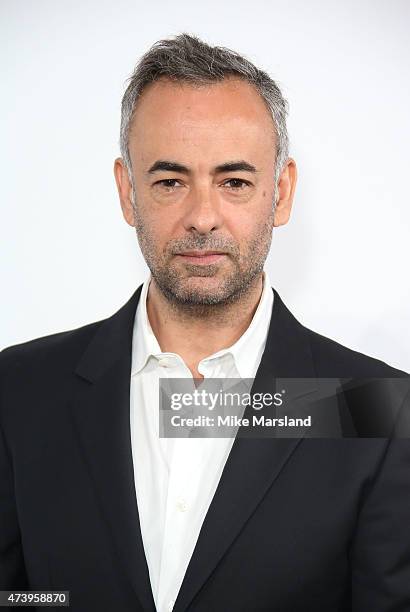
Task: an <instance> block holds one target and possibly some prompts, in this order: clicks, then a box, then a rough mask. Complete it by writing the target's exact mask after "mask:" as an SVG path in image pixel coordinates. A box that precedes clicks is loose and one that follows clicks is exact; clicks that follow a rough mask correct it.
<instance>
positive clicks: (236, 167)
mask: <svg viewBox="0 0 410 612" xmlns="http://www.w3.org/2000/svg"><path fill="white" fill-rule="evenodd" d="M161 171H163V172H178V173H180V174H190V173H191V170H190V169H189V168H188V167H187V166H184V165H183V164H180V163H178V162H174V161H169V160H166V159H158V160H157V161H156V162H155V163H154V164H152V166H151V167H150V169H149V170H148V174H154V173H155V172H161ZM240 171H242V172H254V173H255V172H257V170H256V168H255V166H253V165H252V164H250V163H249V162H247V161H245V160H243V159H240V160H236V161H229V162H225V163H224V164H219V165H218V166H216V167H215V168H214V173H215V174H221V173H222V172H240Z"/></svg>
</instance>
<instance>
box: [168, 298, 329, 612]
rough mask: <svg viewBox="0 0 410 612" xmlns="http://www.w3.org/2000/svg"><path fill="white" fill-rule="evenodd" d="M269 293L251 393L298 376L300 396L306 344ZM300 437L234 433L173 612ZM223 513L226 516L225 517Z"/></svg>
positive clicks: (310, 369)
mask: <svg viewBox="0 0 410 612" xmlns="http://www.w3.org/2000/svg"><path fill="white" fill-rule="evenodd" d="M273 292H274V304H273V309H272V316H271V321H270V325H269V332H268V337H267V341H266V347H265V350H264V353H263V355H262V359H261V363H260V365H259V368H258V371H257V373H256V377H255V380H254V383H253V385H252V389H251V392H252V393H253V392H263V393H265V392H270V393H274V392H275V390H276V389H277V388H278V387H277V384H278V379H286V378H296V377H301V378H303V380H301V381H300V382H299V384H298V387H297V388H298V393H297V395H298V397H302V396H303V395H305V394H309V393H312V392H313V391H315V390H316V389H317V384H316V381H315V376H316V375H315V371H314V366H313V359H312V354H311V348H310V343H309V340H308V337H307V333H306V332H305V329H304V328H303V326H302V325H301V324H300V323H299V322H298V321H297V320H296V319H295V318H294V317H293V315H292V314H291V313H290V312H289V310H288V309H287V308H286V306H285V305H284V303H283V302H282V300H281V298H280V297H279V294H278V293H277V292H276V290H275V289H273ZM279 388H280V387H279ZM252 410H253V409H252V408H251V407H250V406H248V407H247V408H246V410H245V413H244V417H249V418H250V419H251V414H252ZM239 431H240V430H239ZM301 439H302V438H281V439H279V438H278V439H272V438H261V437H259V438H254V437H247V434H245V437H241V436H240V435H237V436H236V439H235V441H234V443H233V445H232V449H231V452H230V454H229V456H228V459H227V462H226V464H225V468H224V471H223V473H222V476H221V479H220V481H219V485H218V488H217V490H216V492H215V495H214V497H213V499H212V502H211V505H210V507H209V510H208V513H207V515H206V517H205V520H204V522H203V525H202V528H201V531H200V534H199V538H198V541H197V544H196V547H195V550H194V553H193V555H192V557H191V560H190V563H189V565H188V568H187V571H186V574H185V577H184V581H183V583H182V585H181V589H180V591H179V594H178V598H177V600H176V602H175V606H174V608H173V612H183V611H184V610H186V608H187V607H188V606H189V604H190V603H191V601H192V600H193V598H194V597H195V595H196V593H197V592H198V591H199V590H200V588H201V587H202V586H203V584H204V583H205V582H206V580H207V579H208V577H209V576H210V575H211V573H212V571H213V570H214V569H215V567H216V566H217V564H218V563H219V561H220V560H221V559H222V557H223V555H224V554H225V553H226V552H227V550H228V548H229V547H230V545H231V544H232V543H233V541H234V540H235V538H236V537H237V536H238V534H239V533H240V531H241V529H242V528H243V526H244V525H245V523H246V521H247V520H248V519H249V518H250V516H251V514H252V513H253V512H254V511H255V509H256V508H257V506H258V505H259V504H260V503H261V501H262V499H263V497H264V495H265V494H266V493H267V491H268V489H269V488H270V487H271V486H272V484H273V483H274V481H275V479H276V478H277V477H278V476H279V474H280V473H281V471H282V469H283V468H284V466H285V465H286V462H287V461H288V460H289V458H290V457H291V455H292V453H293V452H294V451H295V449H296V448H297V446H298V445H299V443H300V442H301ZM226 517H229V520H225V519H226Z"/></svg>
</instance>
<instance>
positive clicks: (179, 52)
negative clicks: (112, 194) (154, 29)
mask: <svg viewBox="0 0 410 612" xmlns="http://www.w3.org/2000/svg"><path fill="white" fill-rule="evenodd" d="M229 76H237V77H238V78H241V79H243V80H244V81H247V82H248V83H250V84H251V85H253V86H254V87H255V88H256V90H257V91H258V92H259V94H260V95H261V97H262V98H263V100H264V101H265V103H266V106H267V108H268V110H269V111H270V114H271V116H272V120H273V125H274V130H275V136H276V161H275V172H274V181H275V202H276V198H277V184H278V180H279V176H280V173H281V171H282V169H283V167H284V165H285V162H286V161H287V159H288V155H289V138H288V132H287V127H286V116H287V114H288V102H287V101H286V100H285V99H284V97H283V95H282V92H281V90H280V89H279V87H278V85H277V84H276V83H275V81H274V80H273V79H272V78H271V77H270V76H269V75H268V74H267V73H266V72H264V71H263V70H260V69H259V68H257V67H256V66H255V65H254V64H252V63H251V62H250V61H249V60H248V59H246V58H245V57H243V56H241V55H239V54H238V53H236V52H235V51H232V50H231V49H227V48H226V47H212V46H210V45H208V44H207V43H205V42H204V41H202V40H200V39H199V38H197V37H196V36H192V35H190V34H186V33H184V34H179V35H178V36H175V37H173V38H168V39H165V40H159V41H158V42H156V43H155V44H154V45H153V46H152V47H151V48H150V49H149V50H148V51H147V52H146V53H145V54H144V55H143V56H142V58H141V60H140V61H139V62H138V64H137V65H136V67H135V69H134V71H133V73H132V75H131V76H130V78H129V79H128V86H127V88H126V90H125V93H124V96H123V98H122V104H121V130H120V150H121V156H122V158H123V161H124V164H125V166H126V168H127V171H128V175H129V177H130V181H131V184H132V186H133V187H134V181H133V175H132V164H131V158H130V153H129V134H130V128H131V122H132V119H133V116H134V112H135V108H136V104H137V101H138V98H139V97H140V95H141V94H142V92H143V90H144V89H145V87H147V85H149V84H150V83H153V82H154V81H156V80H158V79H160V78H161V77H165V78H169V79H171V80H174V81H185V82H188V83H192V84H194V85H195V84H197V85H204V84H207V83H216V82H220V81H222V80H223V79H224V78H226V77H229Z"/></svg>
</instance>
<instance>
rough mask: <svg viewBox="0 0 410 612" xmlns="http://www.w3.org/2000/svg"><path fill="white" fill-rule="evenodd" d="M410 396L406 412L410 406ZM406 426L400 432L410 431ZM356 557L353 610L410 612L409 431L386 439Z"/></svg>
mask: <svg viewBox="0 0 410 612" xmlns="http://www.w3.org/2000/svg"><path fill="white" fill-rule="evenodd" d="M408 399H409V398H408ZM408 399H407V400H406V401H405V406H404V407H403V413H402V414H403V415H404V416H405V415H406V414H407V411H409V410H410V402H409V401H408ZM404 411H405V412H404ZM404 429H405V428H402V430H401V432H399V433H398V435H400V433H401V434H402V435H407V434H408V432H405V431H404ZM358 442H360V441H358ZM351 562H352V610H353V612H363V611H365V610H371V611H372V612H410V436H408V435H407V437H402V438H392V439H391V440H389V441H388V442H386V452H385V454H384V456H383V459H382V460H381V462H380V464H379V468H378V471H377V475H376V477H375V478H374V480H373V484H372V487H371V489H370V491H369V493H368V495H367V498H366V500H365V502H364V503H363V505H362V508H361V512H360V515H359V518H358V523H357V527H356V532H355V537H354V540H353V543H352V550H351Z"/></svg>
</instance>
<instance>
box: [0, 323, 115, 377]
mask: <svg viewBox="0 0 410 612" xmlns="http://www.w3.org/2000/svg"><path fill="white" fill-rule="evenodd" d="M104 320H105V319H103V320H101V321H94V322H92V323H87V324H86V325H83V326H81V327H77V328H75V329H70V330H67V331H62V332H58V333H54V334H49V335H47V336H41V337H39V338H34V339H33V340H28V341H26V342H21V343H19V344H13V345H11V346H8V347H6V348H4V349H3V350H2V351H0V368H1V370H3V371H4V370H8V371H10V370H14V369H20V368H21V367H30V369H36V366H40V365H44V363H47V364H51V365H52V364H56V363H58V364H60V365H61V363H62V362H63V363H65V362H67V364H68V363H72V362H73V360H75V358H76V357H79V355H80V354H81V352H82V351H83V350H84V349H85V347H86V346H87V344H88V343H89V342H90V340H91V338H92V337H93V335H94V334H95V332H96V330H97V329H98V327H99V326H100V325H101V324H102V323H103V322H104Z"/></svg>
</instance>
